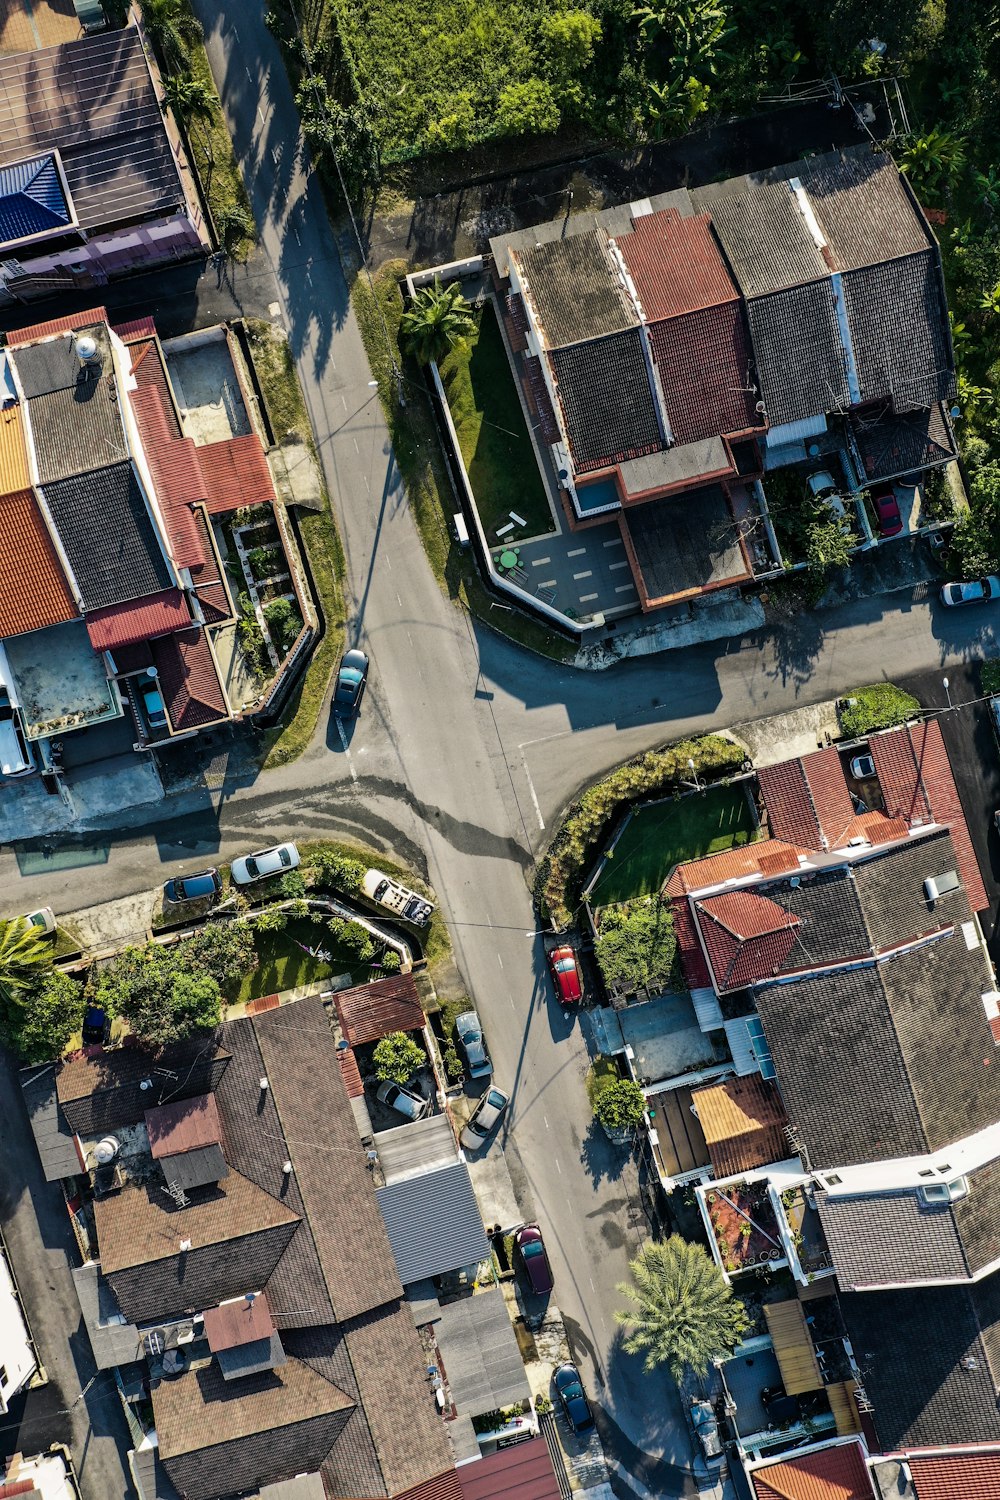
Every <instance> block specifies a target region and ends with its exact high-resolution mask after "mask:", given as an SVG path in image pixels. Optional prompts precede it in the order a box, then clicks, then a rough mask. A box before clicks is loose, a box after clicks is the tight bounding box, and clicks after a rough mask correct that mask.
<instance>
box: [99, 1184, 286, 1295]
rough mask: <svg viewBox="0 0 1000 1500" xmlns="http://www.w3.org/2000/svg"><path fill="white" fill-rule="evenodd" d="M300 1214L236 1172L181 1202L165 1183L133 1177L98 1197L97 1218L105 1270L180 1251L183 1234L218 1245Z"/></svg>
mask: <svg viewBox="0 0 1000 1500" xmlns="http://www.w3.org/2000/svg"><path fill="white" fill-rule="evenodd" d="M297 1220H298V1215H297V1214H294V1213H292V1212H290V1210H289V1209H287V1208H285V1206H284V1205H283V1204H281V1203H279V1202H278V1200H277V1198H272V1197H271V1195H270V1194H269V1193H265V1192H263V1191H262V1190H261V1189H260V1188H259V1187H256V1186H255V1185H254V1184H253V1183H252V1182H250V1181H249V1179H248V1178H246V1177H241V1176H240V1174H239V1173H238V1172H230V1174H229V1176H228V1177H227V1178H226V1179H225V1180H224V1181H223V1182H220V1183H219V1184H218V1186H217V1187H214V1188H212V1189H210V1190H207V1191H203V1190H199V1196H198V1198H197V1199H195V1198H194V1197H193V1196H192V1198H191V1200H190V1202H189V1203H188V1205H187V1207H186V1208H178V1207H177V1206H176V1205H175V1204H174V1203H173V1202H172V1201H171V1199H170V1198H168V1197H167V1195H166V1194H165V1193H164V1191H163V1188H162V1187H161V1186H159V1185H158V1184H156V1183H153V1182H150V1183H146V1184H144V1185H142V1186H139V1185H138V1184H135V1183H132V1184H130V1185H129V1186H127V1187H124V1188H123V1189H122V1190H121V1192H120V1193H114V1194H112V1195H110V1196H109V1197H107V1198H97V1199H95V1200H94V1222H95V1225H96V1228H97V1242H98V1244H99V1246H100V1250H101V1269H102V1271H103V1272H104V1274H105V1276H111V1275H113V1274H114V1272H115V1271H121V1270H124V1269H125V1268H126V1267H128V1266H142V1265H148V1264H149V1263H150V1262H151V1261H156V1260H166V1259H168V1258H169V1257H170V1256H174V1255H177V1254H178V1251H179V1246H180V1242H181V1240H191V1241H192V1245H193V1246H199V1247H200V1246H203V1245H219V1244H222V1243H224V1242H225V1241H226V1240H231V1239H237V1238H239V1236H241V1235H247V1234H254V1233H256V1232H257V1231H259V1230H262V1229H270V1228H273V1227H275V1226H276V1225H279V1224H290V1223H294V1222H297Z"/></svg>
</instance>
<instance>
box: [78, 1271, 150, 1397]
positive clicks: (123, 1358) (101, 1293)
mask: <svg viewBox="0 0 1000 1500" xmlns="http://www.w3.org/2000/svg"><path fill="white" fill-rule="evenodd" d="M72 1270H73V1284H74V1286H75V1287H76V1295H77V1297H78V1298H79V1301H80V1311H81V1313H82V1314H83V1321H84V1325H85V1327H86V1329H87V1337H88V1338H89V1339H90V1347H91V1349H93V1351H94V1362H95V1363H96V1365H97V1368H98V1369H99V1370H111V1369H113V1368H114V1367H115V1365H127V1364H131V1362H132V1361H133V1360H135V1359H140V1358H141V1357H142V1350H141V1347H140V1344H139V1331H138V1329H137V1328H136V1325H135V1324H134V1323H121V1322H111V1321H110V1319H112V1318H121V1315H122V1313H121V1308H120V1307H119V1305H118V1298H117V1297H116V1296H115V1294H114V1291H113V1290H112V1288H111V1287H110V1286H109V1285H108V1283H107V1282H106V1281H105V1280H104V1277H103V1276H102V1275H101V1272H100V1267H99V1266H97V1265H95V1263H94V1262H93V1261H88V1262H87V1264H86V1265H83V1266H73V1268H72Z"/></svg>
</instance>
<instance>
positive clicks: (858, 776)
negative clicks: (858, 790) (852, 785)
mask: <svg viewBox="0 0 1000 1500" xmlns="http://www.w3.org/2000/svg"><path fill="white" fill-rule="evenodd" d="M851 775H852V776H853V777H854V779H855V781H867V780H868V779H869V777H871V776H874V775H875V762H874V761H873V760H872V758H871V756H870V755H856V756H855V757H854V759H853V760H852V761H851Z"/></svg>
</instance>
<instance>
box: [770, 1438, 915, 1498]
mask: <svg viewBox="0 0 1000 1500" xmlns="http://www.w3.org/2000/svg"><path fill="white" fill-rule="evenodd" d="M751 1477H752V1479H753V1486H754V1492H755V1494H756V1497H757V1500H874V1495H875V1490H874V1489H873V1487H872V1482H871V1477H870V1474H869V1471H868V1465H867V1464H866V1463H865V1460H864V1455H863V1453H862V1451H861V1448H860V1446H859V1445H858V1444H857V1443H844V1444H841V1445H839V1446H838V1447H835V1448H821V1449H820V1450H819V1452H817V1453H802V1454H800V1455H799V1456H798V1457H796V1458H789V1459H786V1460H784V1461H783V1462H781V1463H777V1464H769V1465H768V1466H767V1467H766V1468H764V1469H755V1470H754V1471H753V1473H752V1476H751ZM921 1500H922V1497H921Z"/></svg>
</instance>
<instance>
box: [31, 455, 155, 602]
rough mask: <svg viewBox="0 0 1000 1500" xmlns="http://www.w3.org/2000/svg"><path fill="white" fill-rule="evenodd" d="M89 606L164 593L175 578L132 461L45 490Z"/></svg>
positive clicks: (82, 593)
mask: <svg viewBox="0 0 1000 1500" xmlns="http://www.w3.org/2000/svg"><path fill="white" fill-rule="evenodd" d="M43 494H44V497H45V500H46V503H47V505H48V508H49V511H50V512H51V515H52V519H53V521H54V522H55V526H56V530H57V531H58V533H59V537H60V540H61V541H62V544H63V547H64V549H65V551H66V556H67V558H68V559H69V565H70V567H71V568H72V570H73V575H74V577H75V578H76V581H77V584H78V586H79V589H80V593H81V595H82V597H83V607H84V610H90V609H101V608H103V607H104V606H105V605H108V604H125V603H127V602H128V601H129V600H132V599H144V598H146V597H148V595H150V594H159V593H161V592H162V591H163V590H164V589H167V588H169V587H170V585H171V584H172V582H173V578H172V576H171V572H170V567H169V564H168V563H167V560H166V557H165V556H164V553H163V549H162V547H161V546H160V542H159V539H158V537H157V534H156V530H155V528H154V526H153V522H152V520H151V518H150V514H149V511H148V510H147V508H146V501H145V499H144V497H143V493H142V490H141V488H140V486H139V480H138V478H137V476H136V473H135V470H134V469H133V467H132V465H131V463H115V464H109V465H107V467H105V468H101V469H95V470H93V471H92V472H91V473H89V474H80V475H77V476H75V477H74V478H72V479H61V480H59V481H57V482H56V483H55V484H48V485H46V486H45V488H44V491H43Z"/></svg>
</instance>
